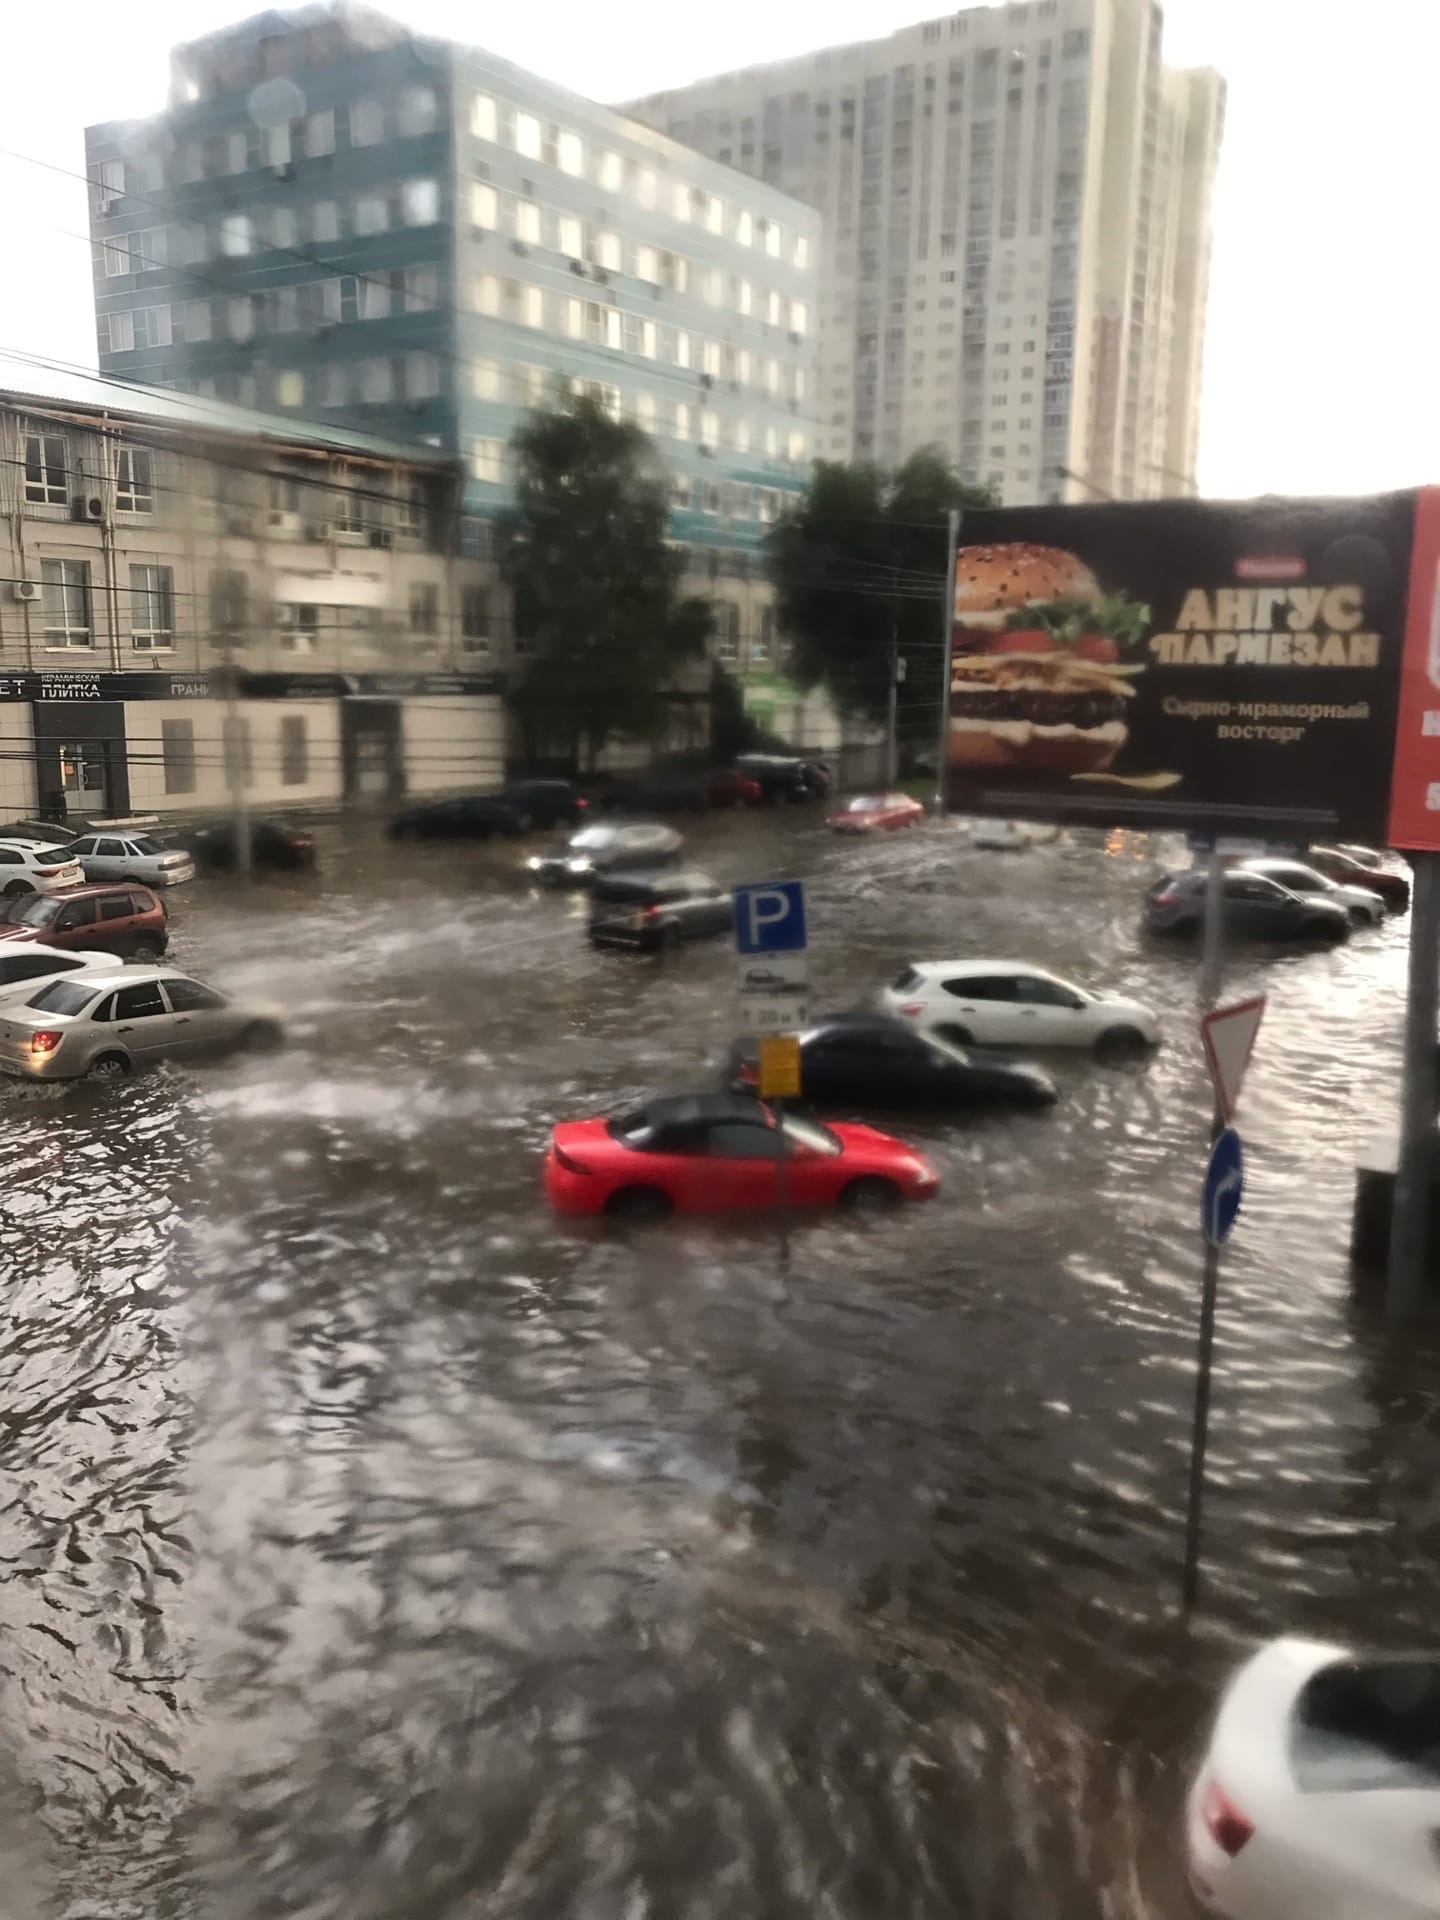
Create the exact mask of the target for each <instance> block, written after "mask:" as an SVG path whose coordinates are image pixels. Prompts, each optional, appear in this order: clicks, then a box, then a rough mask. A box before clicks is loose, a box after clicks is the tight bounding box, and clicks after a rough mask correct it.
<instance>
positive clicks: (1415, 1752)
mask: <svg viewBox="0 0 1440 1920" xmlns="http://www.w3.org/2000/svg"><path fill="white" fill-rule="evenodd" d="M1290 1761H1291V1765H1292V1767H1293V1769H1294V1773H1295V1782H1296V1785H1297V1786H1298V1787H1299V1788H1300V1790H1301V1792H1302V1793H1364V1792H1367V1791H1369V1792H1374V1791H1377V1790H1380V1789H1385V1788H1389V1789H1392V1790H1393V1789H1395V1788H1419V1789H1423V1790H1425V1791H1427V1792H1433V1791H1434V1790H1435V1789H1436V1788H1437V1787H1440V1660H1435V1659H1426V1658H1423V1657H1416V1658H1413V1659H1399V1660H1375V1661H1358V1660H1337V1661H1335V1662H1333V1663H1332V1664H1331V1665H1330V1666H1328V1667H1322V1668H1321V1670H1320V1672H1319V1673H1317V1674H1316V1675H1315V1676H1314V1677H1313V1678H1312V1679H1311V1680H1309V1681H1308V1682H1307V1683H1306V1685H1305V1687H1304V1688H1303V1690H1302V1691H1301V1694H1300V1697H1299V1699H1298V1700H1297V1702H1296V1704H1295V1717H1294V1726H1293V1730H1292V1734H1291V1742H1290Z"/></svg>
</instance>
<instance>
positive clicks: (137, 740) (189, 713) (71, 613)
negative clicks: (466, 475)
mask: <svg viewBox="0 0 1440 1920" xmlns="http://www.w3.org/2000/svg"><path fill="white" fill-rule="evenodd" d="M462 489H463V476H462V472H461V468H460V464H459V462H458V461H457V460H455V459H454V458H453V457H451V456H449V455H446V454H443V453H441V452H439V451H435V450H426V449H423V448H415V447H409V446H406V445H403V444H395V443H391V442H388V441H385V440H383V439H380V438H378V437H376V436H373V435H365V434H360V433H356V432H347V431H345V430H343V429H338V428H322V427H315V426H311V427H308V428H307V427H306V426H304V425H302V424H301V423H297V422H294V421H290V420H274V419H269V418H266V417H265V416H263V415H259V414H249V413H245V412H242V411H239V410H237V409H232V408H228V407H224V406H220V405H217V404H216V403H213V402H204V403H197V402H196V401H194V400H186V399H183V398H182V397H180V396H177V395H170V394H163V393H162V394H155V395H152V396H148V397H147V396H142V395H140V394H138V393H137V392H136V391H135V390H134V389H131V388H129V387H123V388H108V389H107V386H106V383H105V382H103V381H100V380H95V379H86V378H84V377H77V378H75V379H73V380H69V381H61V380H56V381H54V382H52V383H51V386H50V390H49V391H48V392H46V393H44V394H35V393H29V394H26V393H14V392H9V393H3V394H0V514H3V520H4V526H5V534H4V539H5V541H6V543H7V551H6V553H5V556H4V566H3V570H0V571H3V577H4V585H3V586H0V817H3V818H12V819H13V818H16V817H24V816H28V815H33V814H34V813H36V812H37V810H39V809H41V808H51V807H56V806H61V807H63V808H64V809H65V811H66V812H67V813H69V814H70V815H72V816H74V815H82V816H85V815H88V816H94V817H105V816H114V815H124V814H126V813H129V812H152V811H154V812H167V811H168V812H190V811H197V812H198V811H205V810H211V809H215V808H223V807H227V806H229V805H231V804H232V803H233V802H234V800H235V798H236V797H237V795H241V796H243V797H244V798H245V799H246V800H248V801H249V802H250V803H252V804H254V805H256V806H267V807H268V806H311V807H328V806H331V805H334V804H336V803H339V802H342V801H345V800H360V801H364V800H370V801H374V802H389V801H394V800H397V799H399V798H400V797H401V796H402V795H405V794H425V793H436V792H444V791H446V790H450V789H455V788H461V787H470V788H481V789H484V788H489V787H494V786H495V785H497V784H499V783H500V782H501V780H502V779H503V777H504V768H505V758H506V721H505V712H504V705H503V701H502V699H501V688H502V675H503V671H504V668H505V666H506V664H507V649H508V642H507V641H506V639H505V638H504V625H505V623H504V621H503V618H501V617H500V616H499V615H497V612H496V608H497V605H499V604H500V595H501V589H500V588H499V585H498V582H497V580H496V577H495V569H494V566H493V564H492V563H490V562H487V561H485V560H482V559H478V558H473V557H469V556H467V555H465V554H463V553H461V552H460V551H459V550H458V549H459V544H460V529H461V527H462V524H463V521H462V514H461V502H462Z"/></svg>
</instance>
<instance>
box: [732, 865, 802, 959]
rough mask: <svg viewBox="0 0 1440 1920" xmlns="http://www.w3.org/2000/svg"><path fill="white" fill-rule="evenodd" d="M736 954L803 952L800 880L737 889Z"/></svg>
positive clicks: (774, 881)
mask: <svg viewBox="0 0 1440 1920" xmlns="http://www.w3.org/2000/svg"><path fill="white" fill-rule="evenodd" d="M735 951H736V952H737V953H741V954H752V953H803V952H804V951H805V883H804V881H803V880H766V881H763V882H761V884H760V885H758V886H752V887H736V889H735Z"/></svg>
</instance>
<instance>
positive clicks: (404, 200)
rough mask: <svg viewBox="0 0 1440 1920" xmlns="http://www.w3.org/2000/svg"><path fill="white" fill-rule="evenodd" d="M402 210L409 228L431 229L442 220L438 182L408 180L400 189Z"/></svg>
mask: <svg viewBox="0 0 1440 1920" xmlns="http://www.w3.org/2000/svg"><path fill="white" fill-rule="evenodd" d="M400 210H401V214H402V216H403V218H404V221H405V224H406V226H407V227H430V226H433V225H434V224H435V222H436V221H437V220H438V219H439V218H440V183H439V181H438V180H407V181H406V182H405V184H404V186H403V187H401V189H400Z"/></svg>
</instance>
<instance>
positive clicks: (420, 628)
mask: <svg viewBox="0 0 1440 1920" xmlns="http://www.w3.org/2000/svg"><path fill="white" fill-rule="evenodd" d="M410 631H411V633H416V634H425V635H433V634H436V633H438V632H439V631H440V589H439V587H437V586H436V584H435V582H434V581H433V580H412V581H411V582H410Z"/></svg>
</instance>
